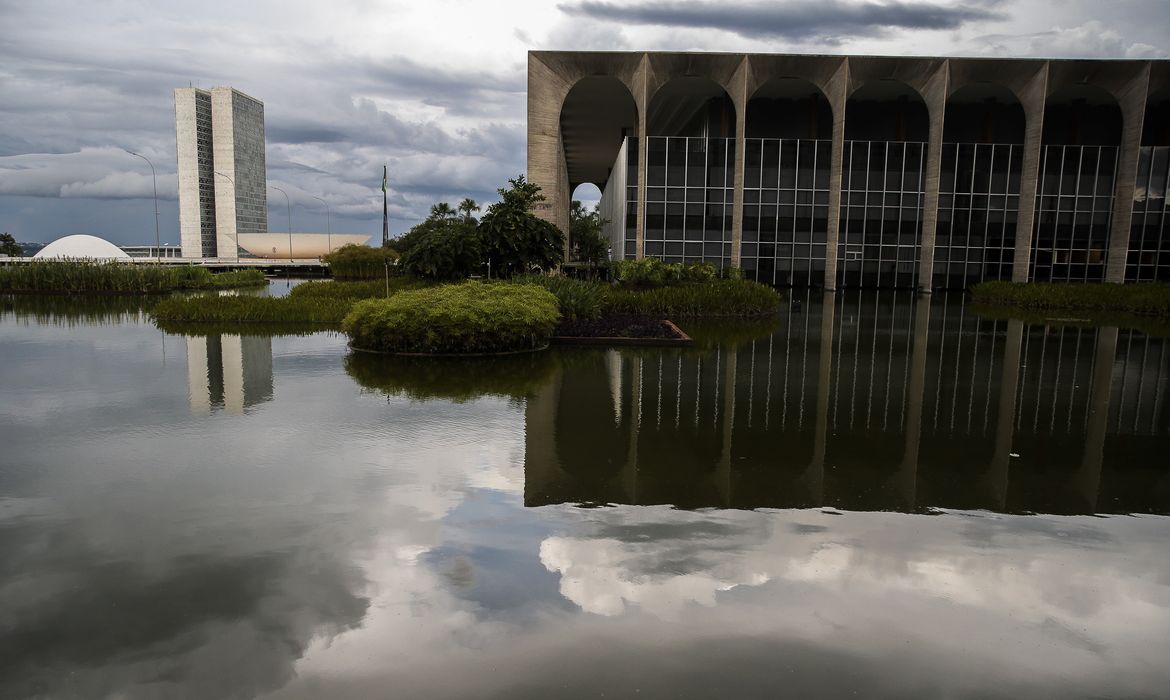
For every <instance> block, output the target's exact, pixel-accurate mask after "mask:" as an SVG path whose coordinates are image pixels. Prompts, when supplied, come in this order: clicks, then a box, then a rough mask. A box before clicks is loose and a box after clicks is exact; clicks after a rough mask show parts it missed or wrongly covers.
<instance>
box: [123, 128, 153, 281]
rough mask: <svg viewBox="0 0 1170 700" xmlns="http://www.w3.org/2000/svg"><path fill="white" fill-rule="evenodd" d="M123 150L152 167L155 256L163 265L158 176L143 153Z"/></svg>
mask: <svg viewBox="0 0 1170 700" xmlns="http://www.w3.org/2000/svg"><path fill="white" fill-rule="evenodd" d="M122 150H123V151H126V152H127V153H129V154H130V155H132V156H138V157H139V158H141V159H142V160H144V161H146V164H147V165H149V166H150V179H151V182H153V183H154V254H155V255H156V256H158V262H159V263H160V264H161V263H162V239H161V238H159V235H158V176H156V175H155V174H154V163H151V162H150V159H149V158H147V157H146V156H144V155H142V154H141V153H135V152H134V151H131V150H130V149H128V148H123V149H122Z"/></svg>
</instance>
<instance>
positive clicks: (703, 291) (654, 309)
mask: <svg viewBox="0 0 1170 700" xmlns="http://www.w3.org/2000/svg"><path fill="white" fill-rule="evenodd" d="M779 308H780V294H779V292H777V291H776V290H775V289H772V288H771V287H768V286H766V285H763V284H760V283H758V282H751V281H749V280H731V279H727V280H713V281H710V282H704V283H701V284H689V285H683V286H678V287H658V288H655V289H626V288H622V287H616V288H614V289H611V290H609V294H608V297H607V299H606V303H605V311H606V312H623V313H632V314H642V315H646V316H664V317H670V318H676V317H682V316H745V317H746V316H767V315H771V314H775V313H776V312H777V310H778V309H779Z"/></svg>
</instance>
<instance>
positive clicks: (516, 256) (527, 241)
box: [479, 175, 565, 277]
mask: <svg viewBox="0 0 1170 700" xmlns="http://www.w3.org/2000/svg"><path fill="white" fill-rule="evenodd" d="M508 182H509V183H510V184H511V185H512V186H511V187H510V188H508V189H500V190H497V191H498V192H499V193H500V198H501V199H500V201H499V202H496V203H495V204H493V205H491V206H490V207H488V209H487V212H486V213H484V215H483V218H482V219H480V221H479V238H480V241H481V243H482V244H483V254H484V256H485V257H486V259H487V260H490V261H491V265H492V271H493V274H498V275H499V276H500V277H511V276H513V275H519V274H524V273H527V272H530V271H532V269H533V268H534V267H539V268H541V269H542V270H550V269H552V268H553V267H556V266H558V265H560V264H561V263H562V262H564V259H565V234H564V233H563V232H562V231H561V230H560V229H559V228H557V227H556V225H555V224H553V223H551V222H548V221H545V220H544V219H542V218H540V217H538V216H536V215H535V214H533V213H532V209H533V207H534V206H536V204H537V203H538V202H542V201H544V195H542V194H540V186H539V185H535V184H533V183H531V182H527V181H525V179H524V176H523V175H520V176H518V177H516V178H515V179H513V180H508Z"/></svg>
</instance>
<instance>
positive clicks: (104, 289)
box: [0, 260, 268, 294]
mask: <svg viewBox="0 0 1170 700" xmlns="http://www.w3.org/2000/svg"><path fill="white" fill-rule="evenodd" d="M267 283H268V280H267V278H265V277H264V273H263V272H261V271H260V270H240V271H236V272H222V273H219V274H212V273H211V272H210V271H209V270H208V269H207V268H204V267H196V266H194V265H180V266H173V267H172V266H162V265H141V264H134V263H122V262H99V261H93V260H43V261H42V260H37V261H34V262H29V263H22V264H19V265H5V266H3V267H0V292H16V293H47V294H161V293H163V292H171V291H177V290H187V289H226V288H230V287H247V286H259V285H264V284H267Z"/></svg>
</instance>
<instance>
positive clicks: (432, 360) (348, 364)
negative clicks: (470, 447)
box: [345, 352, 556, 403]
mask: <svg viewBox="0 0 1170 700" xmlns="http://www.w3.org/2000/svg"><path fill="white" fill-rule="evenodd" d="M555 370H556V361H555V359H554V356H553V355H552V354H550V353H547V352H537V353H524V354H521V355H503V356H494V357H402V356H397V355H373V354H370V353H365V352H355V353H351V354H350V355H349V356H348V357H346V358H345V371H346V372H347V373H348V374H349V376H351V377H353V378H354V381H356V382H357V383H358V384H360V385H361V386H363V387H364V388H366V389H375V390H378V391H382V392H384V393H386V394H387V395H390V396H404V397H406V398H409V399H411V400H413V401H429V400H433V399H440V400H445V401H454V402H455V403H463V402H466V401H471V400H473V399H478V398H480V397H481V396H503V397H506V398H510V399H523V398H524V397H526V396H530V395H532V394H534V393H536V391H538V390H539V389H540V388H541V387H543V386H544V385H545V384H547V383H548V381H549V379H551V378H552V376H553V372H554V371H555Z"/></svg>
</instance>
